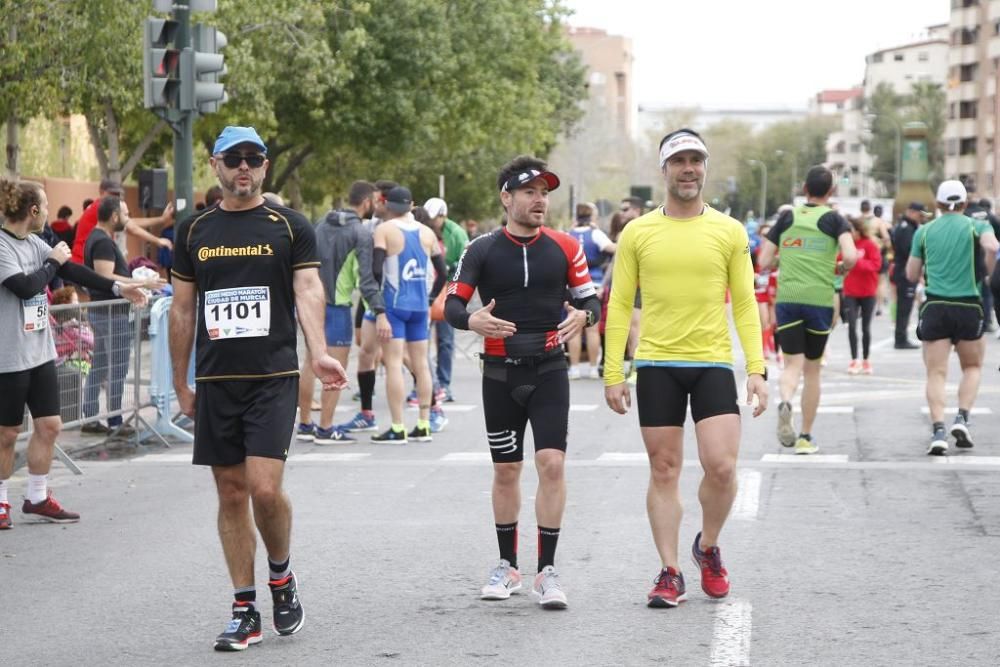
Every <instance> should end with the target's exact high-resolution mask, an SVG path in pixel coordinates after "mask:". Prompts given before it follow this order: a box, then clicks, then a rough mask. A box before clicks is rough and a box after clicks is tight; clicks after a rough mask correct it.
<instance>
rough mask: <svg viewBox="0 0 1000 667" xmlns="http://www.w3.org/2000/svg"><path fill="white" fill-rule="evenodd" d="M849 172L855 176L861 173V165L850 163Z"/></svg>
mask: <svg viewBox="0 0 1000 667" xmlns="http://www.w3.org/2000/svg"><path fill="white" fill-rule="evenodd" d="M851 173H852V174H853V175H855V176H857V175H858V174H860V173H861V167H859V166H858V165H856V164H852V165H851Z"/></svg>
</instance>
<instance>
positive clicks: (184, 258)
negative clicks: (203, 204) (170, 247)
mask: <svg viewBox="0 0 1000 667" xmlns="http://www.w3.org/2000/svg"><path fill="white" fill-rule="evenodd" d="M190 233H191V219H190V218H188V219H186V220H184V221H182V222H181V223H180V224H179V225H177V228H176V229H175V230H174V265H173V267H171V269H170V273H171V275H172V276H173V277H174V278H177V279H178V280H183V281H184V282H189V283H190V282H194V262H193V261H192V259H191V252H190V239H189V234H190Z"/></svg>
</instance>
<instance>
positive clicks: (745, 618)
mask: <svg viewBox="0 0 1000 667" xmlns="http://www.w3.org/2000/svg"><path fill="white" fill-rule="evenodd" d="M752 624H753V607H752V606H751V604H750V602H748V601H747V600H740V599H736V598H734V599H731V600H726V601H725V602H721V603H719V608H718V609H717V610H716V612H715V626H714V628H713V629H712V656H711V660H710V662H709V664H711V665H712V667H749V665H750V634H751V630H752Z"/></svg>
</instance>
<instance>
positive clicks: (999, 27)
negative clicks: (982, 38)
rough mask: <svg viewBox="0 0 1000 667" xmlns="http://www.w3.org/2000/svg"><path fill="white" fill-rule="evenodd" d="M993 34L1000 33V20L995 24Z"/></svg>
mask: <svg viewBox="0 0 1000 667" xmlns="http://www.w3.org/2000/svg"><path fill="white" fill-rule="evenodd" d="M993 34H994V35H1000V21H997V22H996V23H994V24H993Z"/></svg>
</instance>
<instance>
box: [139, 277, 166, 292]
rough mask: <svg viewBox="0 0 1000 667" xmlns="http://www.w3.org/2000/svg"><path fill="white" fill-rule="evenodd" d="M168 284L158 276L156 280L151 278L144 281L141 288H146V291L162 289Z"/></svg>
mask: <svg viewBox="0 0 1000 667" xmlns="http://www.w3.org/2000/svg"><path fill="white" fill-rule="evenodd" d="M166 284H167V281H166V280H164V279H163V278H160V277H159V276H157V277H156V278H150V279H149V280H146V281H144V282H143V283H142V284H141V285H139V286H140V287H144V288H146V289H161V288H162V287H163V286H164V285H166Z"/></svg>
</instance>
